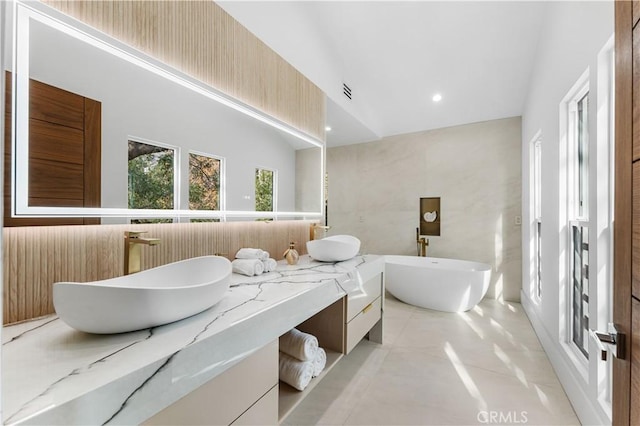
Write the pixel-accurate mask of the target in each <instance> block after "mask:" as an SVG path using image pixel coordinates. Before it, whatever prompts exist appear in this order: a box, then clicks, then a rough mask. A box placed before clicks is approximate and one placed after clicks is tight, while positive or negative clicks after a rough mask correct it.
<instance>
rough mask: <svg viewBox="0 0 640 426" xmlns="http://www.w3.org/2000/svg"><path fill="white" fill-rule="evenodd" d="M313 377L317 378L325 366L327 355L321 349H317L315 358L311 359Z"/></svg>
mask: <svg viewBox="0 0 640 426" xmlns="http://www.w3.org/2000/svg"><path fill="white" fill-rule="evenodd" d="M312 362H313V377H318V376H319V375H320V373H322V370H324V367H325V366H326V365H327V353H326V352H325V351H324V349H322V348H318V350H317V351H316V356H315V357H314V358H313V361H312Z"/></svg>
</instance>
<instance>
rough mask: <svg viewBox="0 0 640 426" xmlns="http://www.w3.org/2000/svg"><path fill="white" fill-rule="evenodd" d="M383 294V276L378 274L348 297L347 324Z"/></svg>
mask: <svg viewBox="0 0 640 426" xmlns="http://www.w3.org/2000/svg"><path fill="white" fill-rule="evenodd" d="M381 294H382V274H378V275H376V276H374V277H373V278H371V279H370V280H369V281H366V282H365V283H364V284H362V288H360V289H358V290H357V291H354V292H351V293H349V295H348V296H347V322H349V321H351V320H352V319H353V318H354V317H355V316H356V315H358V314H359V313H360V311H362V309H364V307H365V306H367V305H368V304H370V303H371V302H373V301H374V300H376V299H377V298H378V297H380V295H381Z"/></svg>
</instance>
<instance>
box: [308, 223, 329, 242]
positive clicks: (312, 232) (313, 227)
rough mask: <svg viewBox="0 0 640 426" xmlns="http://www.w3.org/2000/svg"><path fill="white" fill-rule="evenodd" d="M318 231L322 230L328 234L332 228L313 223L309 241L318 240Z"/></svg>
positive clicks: (310, 226)
mask: <svg viewBox="0 0 640 426" xmlns="http://www.w3.org/2000/svg"><path fill="white" fill-rule="evenodd" d="M318 229H322V230H323V231H325V232H326V231H328V230H329V229H331V227H330V226H322V225H318V224H317V223H312V224H311V225H309V241H313V240H315V239H316V231H317V230H318Z"/></svg>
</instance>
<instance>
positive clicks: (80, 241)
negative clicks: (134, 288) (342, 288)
mask: <svg viewBox="0 0 640 426" xmlns="http://www.w3.org/2000/svg"><path fill="white" fill-rule="evenodd" d="M309 223H310V222H307V221H278V222H223V223H183V224H153V225H95V226H44V227H14V228H4V230H3V262H4V263H3V265H4V269H3V274H4V277H3V282H4V300H3V303H4V318H3V320H4V323H5V324H8V323H14V322H19V321H23V320H27V319H30V318H35V317H39V316H42V315H47V314H51V313H53V312H54V309H53V301H52V286H53V283H54V282H58V281H78V282H87V281H95V280H101V279H106V278H113V277H117V276H121V275H122V273H123V264H124V231H127V230H129V231H130V230H141V231H148V234H147V235H148V236H149V237H155V238H160V239H161V240H162V241H161V243H160V245H158V246H153V247H143V248H142V267H143V269H148V268H152V267H155V266H160V265H164V264H167V263H170V262H175V261H178V260H182V259H187V258H190V257H195V256H205V255H213V254H216V253H226V254H227V255H226V257H227V258H229V259H233V257H234V256H235V253H236V252H237V251H238V250H239V249H240V248H242V247H259V248H262V249H264V250H267V251H269V252H270V253H271V256H272V257H273V258H275V259H277V260H281V259H282V254H283V253H284V251H285V250H286V249H287V248H288V246H289V241H295V242H296V247H297V248H298V251H299V252H300V254H305V253H306V242H307V240H308V238H309Z"/></svg>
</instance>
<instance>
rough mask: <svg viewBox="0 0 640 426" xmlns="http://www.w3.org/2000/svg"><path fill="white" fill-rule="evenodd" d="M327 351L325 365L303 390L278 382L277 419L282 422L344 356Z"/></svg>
mask: <svg viewBox="0 0 640 426" xmlns="http://www.w3.org/2000/svg"><path fill="white" fill-rule="evenodd" d="M326 352H327V365H326V366H325V368H324V370H322V373H320V375H318V377H315V378H313V379H311V382H310V383H309V385H308V386H307V387H306V388H305V390H303V391H299V390H297V389H294V388H293V387H291V386H289V385H288V384H286V383H284V382H280V386H279V390H278V421H279V422H282V421H283V420H284V419H285V418H286V417H287V416H288V415H289V414H291V412H292V411H293V410H294V409H295V408H296V407H297V406H298V404H300V403H301V402H302V401H303V400H304V398H306V397H307V395H309V393H310V392H311V391H312V390H313V388H315V387H316V386H317V385H318V384H319V383H320V382H321V381H322V379H323V378H324V376H326V375H327V373H329V371H331V369H332V368H333V367H334V366H335V365H337V364H338V361H340V359H341V358H342V357H343V356H344V355H342V354H341V353H339V352H336V351H332V350H326Z"/></svg>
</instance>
